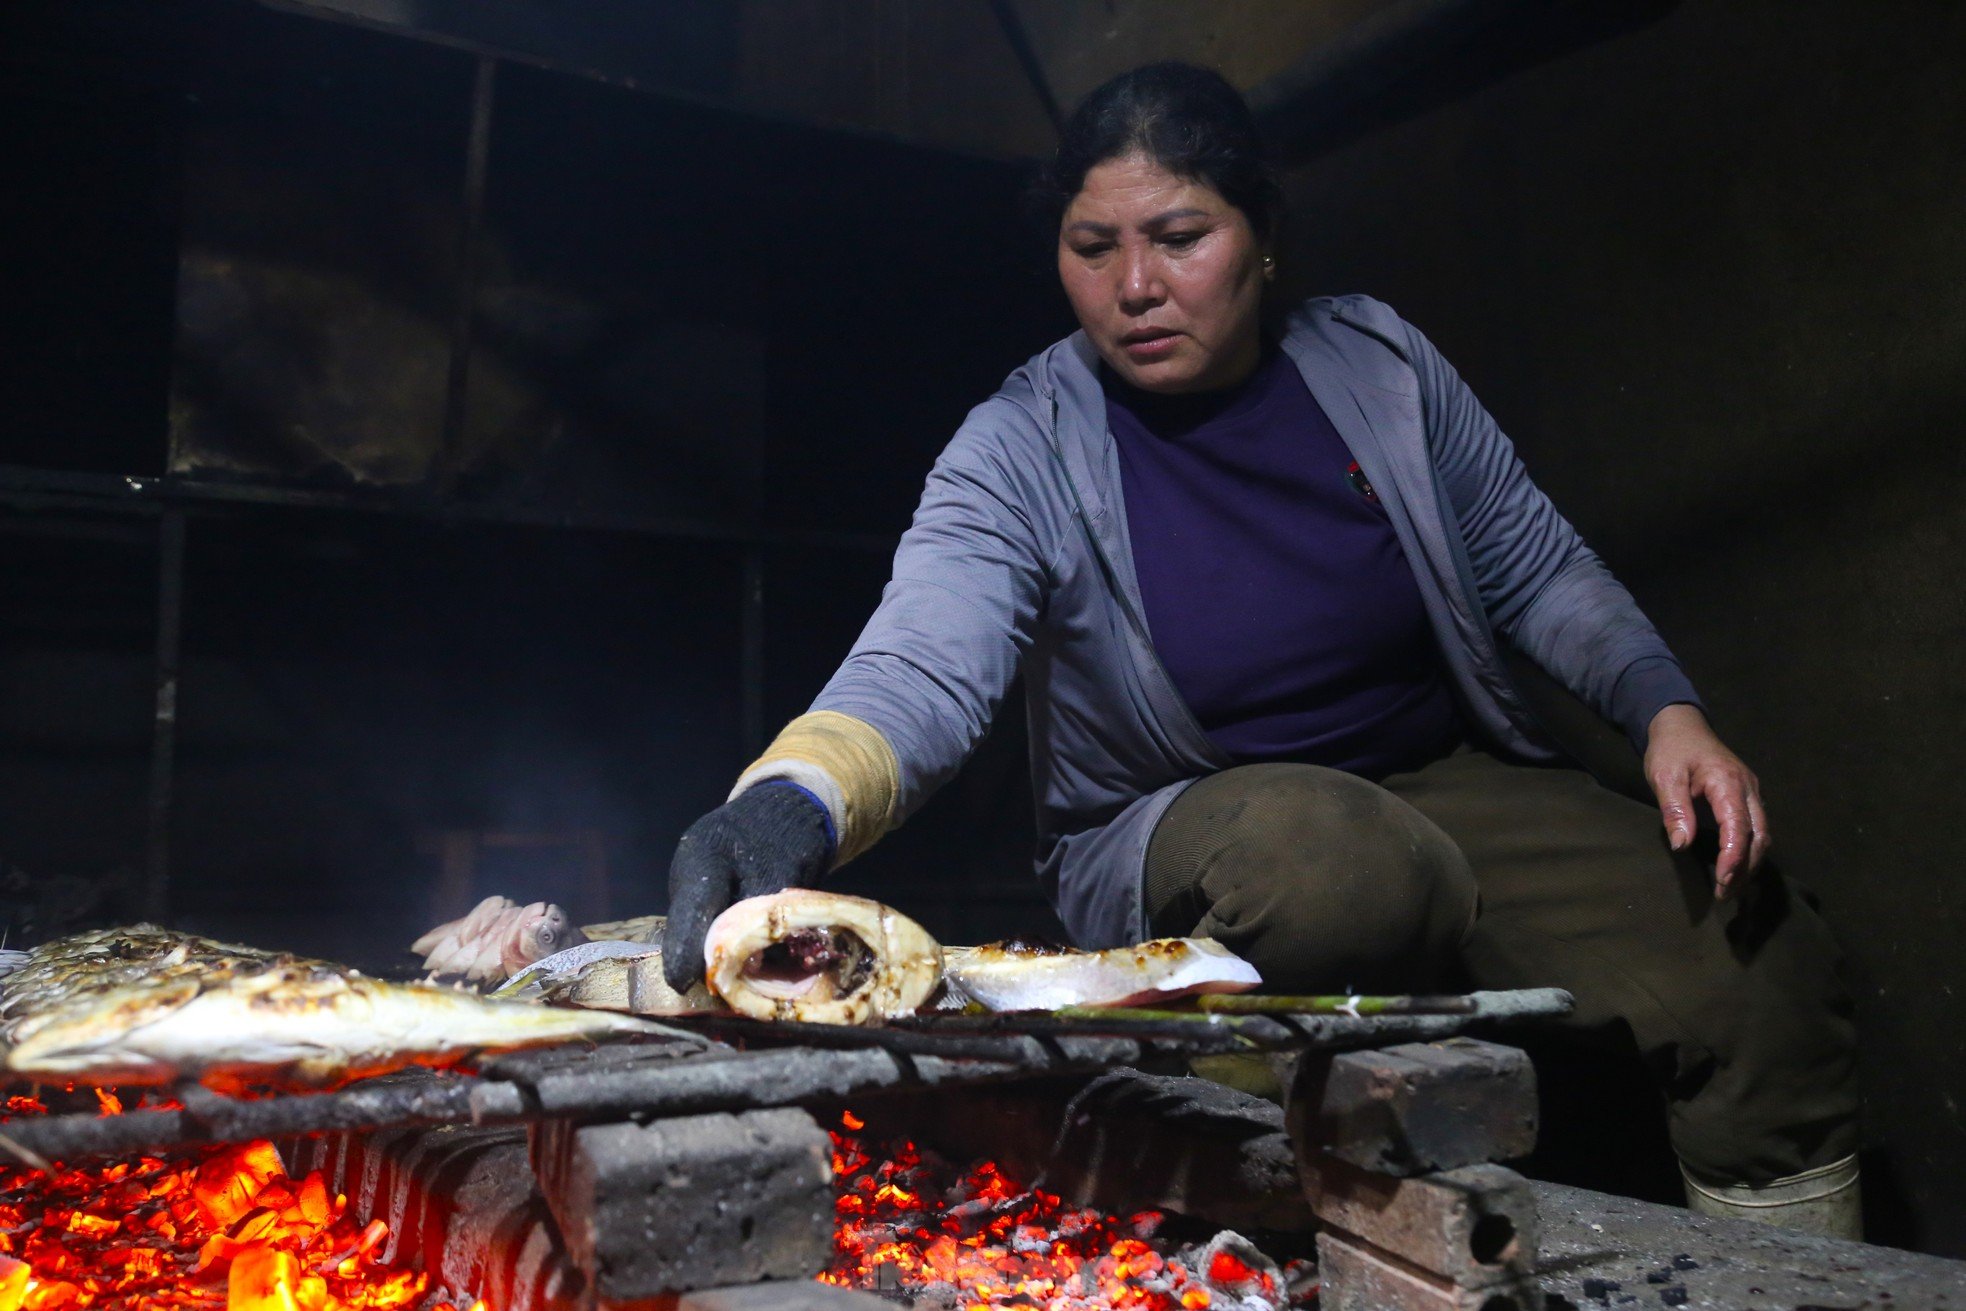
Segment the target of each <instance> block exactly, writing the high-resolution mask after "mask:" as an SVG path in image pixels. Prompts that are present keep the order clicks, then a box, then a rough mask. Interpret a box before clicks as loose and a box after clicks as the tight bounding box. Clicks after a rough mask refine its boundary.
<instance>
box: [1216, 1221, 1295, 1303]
mask: <svg viewBox="0 0 1966 1311" xmlns="http://www.w3.org/2000/svg"><path fill="white" fill-rule="evenodd" d="M1194 1268H1195V1269H1197V1270H1199V1271H1200V1272H1201V1275H1202V1278H1203V1279H1204V1280H1205V1281H1206V1282H1207V1283H1208V1285H1209V1286H1210V1287H1211V1288H1213V1289H1215V1290H1217V1291H1219V1292H1222V1293H1227V1294H1229V1295H1231V1296H1235V1297H1255V1298H1257V1299H1259V1300H1263V1301H1267V1302H1270V1303H1272V1304H1274V1302H1275V1301H1276V1298H1277V1295H1278V1294H1279V1293H1280V1292H1281V1290H1282V1288H1283V1271H1282V1270H1280V1269H1279V1268H1278V1267H1277V1263H1276V1262H1274V1261H1272V1260H1270V1258H1269V1257H1267V1256H1265V1255H1263V1253H1262V1252H1261V1251H1260V1250H1259V1249H1258V1248H1257V1246H1256V1244H1254V1243H1252V1242H1250V1241H1249V1240H1248V1239H1247V1238H1244V1237H1243V1236H1242V1235H1241V1234H1239V1233H1237V1232H1236V1231H1235V1230H1233V1229H1224V1230H1223V1231H1222V1232H1221V1233H1219V1234H1217V1235H1215V1237H1214V1238H1212V1239H1210V1240H1209V1242H1208V1246H1206V1247H1204V1248H1203V1249H1202V1250H1201V1251H1200V1252H1199V1253H1198V1254H1197V1255H1196V1258H1195V1262H1194Z"/></svg>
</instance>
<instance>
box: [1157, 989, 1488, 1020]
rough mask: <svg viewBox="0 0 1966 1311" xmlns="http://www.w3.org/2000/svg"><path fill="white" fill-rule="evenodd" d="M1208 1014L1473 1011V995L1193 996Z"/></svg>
mask: <svg viewBox="0 0 1966 1311" xmlns="http://www.w3.org/2000/svg"><path fill="white" fill-rule="evenodd" d="M1195 1009H1196V1010H1199V1011H1204V1012H1207V1013H1208V1014H1211V1015H1472V1014H1474V1009H1475V1004H1474V999H1473V998H1472V997H1349V996H1332V997H1258V996H1252V995H1250V994H1248V993H1231V994H1217V995H1215V996H1208V997H1197V998H1195Z"/></svg>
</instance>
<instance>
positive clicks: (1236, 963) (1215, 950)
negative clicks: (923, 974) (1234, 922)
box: [943, 938, 1263, 1011]
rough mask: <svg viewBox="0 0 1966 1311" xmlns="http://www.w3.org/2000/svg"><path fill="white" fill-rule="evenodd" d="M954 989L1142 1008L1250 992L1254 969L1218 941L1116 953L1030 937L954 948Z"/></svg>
mask: <svg viewBox="0 0 1966 1311" xmlns="http://www.w3.org/2000/svg"><path fill="white" fill-rule="evenodd" d="M943 962H944V968H945V969H946V970H947V971H948V975H949V981H950V983H951V985H952V986H953V987H954V988H958V989H960V990H961V991H962V992H963V993H965V994H967V995H968V996H970V997H973V998H975V999H976V1000H977V1001H979V1002H981V1003H982V1004H983V1005H985V1006H987V1007H989V1008H990V1009H991V1010H993V1011H1050V1010H1057V1009H1058V1008H1059V1007H1061V1006H1135V1005H1141V1004H1145V1003H1148V1002H1156V1001H1167V1000H1169V999H1171V998H1175V997H1191V996H1194V995H1195V994H1197V993H1203V992H1248V991H1249V990H1250V989H1251V988H1254V987H1256V986H1257V985H1258V984H1260V983H1261V982H1262V981H1263V979H1262V976H1261V975H1259V974H1257V972H1256V968H1255V966H1253V965H1251V964H1250V963H1249V962H1248V961H1246V960H1244V959H1242V957H1240V956H1237V955H1235V954H1234V953H1232V952H1231V951H1230V950H1229V949H1228V948H1227V947H1224V946H1223V945H1222V944H1220V943H1219V942H1216V941H1214V940H1213V939H1211V938H1156V939H1154V940H1152V941H1150V942H1140V943H1135V944H1134V945H1133V946H1131V947H1114V948H1112V949H1111V950H1109V951H1075V950H1072V949H1071V948H1068V947H1051V946H1039V945H1034V944H1031V943H1026V942H1015V941H1013V942H993V943H990V944H989V945H987V946H982V947H947V948H944V950H943Z"/></svg>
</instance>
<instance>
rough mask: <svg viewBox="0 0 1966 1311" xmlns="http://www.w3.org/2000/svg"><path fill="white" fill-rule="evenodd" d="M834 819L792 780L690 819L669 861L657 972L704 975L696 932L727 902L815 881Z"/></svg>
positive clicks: (682, 978)
mask: <svg viewBox="0 0 1966 1311" xmlns="http://www.w3.org/2000/svg"><path fill="white" fill-rule="evenodd" d="M833 849H834V837H833V819H832V816H831V815H829V814H827V812H826V807H825V806H823V805H821V804H820V802H819V799H818V798H817V797H815V796H813V795H812V794H811V793H810V792H807V791H806V790H805V789H804V788H802V787H800V786H798V785H797V784H795V783H790V782H787V781H785V780H783V779H767V780H766V781H764V782H762V783H760V784H758V785H757V786H756V787H753V788H748V789H746V790H745V791H743V792H741V793H739V794H738V795H737V796H735V797H733V798H732V799H731V800H729V801H727V802H725V803H724V804H723V805H721V806H719V807H717V808H716V809H715V810H713V811H711V812H710V813H709V814H707V815H705V816H704V817H703V818H701V819H699V820H697V821H696V822H695V823H694V824H692V825H690V826H689V830H688V831H687V832H685V833H684V834H683V837H682V841H680V842H678V843H677V844H676V854H675V856H674V857H673V858H672V859H671V860H670V862H669V923H668V925H667V926H666V927H665V928H664V930H663V934H662V974H663V977H664V978H666V979H668V980H669V986H670V987H672V988H674V989H675V990H676V991H677V992H687V991H689V989H690V988H692V987H694V986H695V985H697V984H699V983H701V982H703V970H704V962H703V936H704V934H706V933H707V932H709V929H710V921H711V920H714V919H716V918H717V916H718V915H721V914H722V913H723V912H724V910H725V908H726V907H728V906H730V905H731V903H733V902H737V901H742V900H743V899H744V898H746V897H762V896H764V895H765V894H766V893H770V892H781V891H783V890H784V889H786V888H792V887H808V888H809V887H811V886H813V885H814V884H816V883H818V882H819V880H820V879H821V878H822V877H823V876H824V875H825V873H826V871H827V869H828V868H830V867H831V865H832V863H833Z"/></svg>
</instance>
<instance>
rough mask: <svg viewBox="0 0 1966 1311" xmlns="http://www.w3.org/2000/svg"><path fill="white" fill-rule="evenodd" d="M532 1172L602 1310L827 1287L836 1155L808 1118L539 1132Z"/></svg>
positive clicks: (716, 1119)
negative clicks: (729, 1293) (727, 1288)
mask: <svg viewBox="0 0 1966 1311" xmlns="http://www.w3.org/2000/svg"><path fill="white" fill-rule="evenodd" d="M532 1155H533V1168H534V1170H535V1171H536V1172H537V1173H538V1175H539V1179H540V1185H541V1189H542V1191H543V1192H544V1193H545V1195H546V1200H547V1203H548V1205H549V1206H551V1208H552V1211H553V1216H554V1219H555V1220H557V1221H558V1222H559V1227H560V1232H561V1235H562V1237H563V1238H564V1239H565V1241H566V1248H567V1252H568V1255H569V1256H570V1257H571V1258H572V1259H573V1261H574V1263H575V1264H576V1265H578V1266H579V1267H580V1268H581V1269H582V1270H583V1271H584V1272H586V1274H587V1276H588V1278H589V1280H590V1281H591V1282H592V1284H593V1287H594V1289H595V1291H596V1292H597V1293H598V1294H599V1295H600V1297H601V1298H602V1299H603V1300H607V1301H633V1300H636V1299H641V1298H651V1297H657V1296H660V1295H663V1294H669V1293H679V1292H686V1291H689V1290H693V1289H704V1288H715V1287H718V1286H721V1285H726V1284H743V1283H750V1282H753V1281H756V1280H761V1279H800V1278H803V1277H808V1276H811V1275H814V1274H817V1273H818V1272H819V1271H820V1270H821V1269H823V1268H824V1267H825V1265H826V1262H827V1261H828V1260H829V1259H830V1258H831V1256H832V1240H833V1180H832V1169H831V1158H830V1143H829V1141H828V1139H827V1137H826V1134H825V1132H824V1131H822V1130H821V1129H820V1128H819V1126H818V1125H816V1124H814V1123H813V1120H812V1117H811V1116H809V1115H807V1114H806V1113H805V1112H804V1111H800V1110H795V1109H791V1108H775V1109H771V1110H762V1111H747V1112H744V1113H742V1114H736V1115H731V1114H715V1115H691V1116H677V1117H671V1118H667V1119H661V1120H656V1121H654V1122H652V1123H650V1124H647V1125H637V1124H633V1123H619V1124H597V1125H585V1126H574V1125H571V1124H568V1123H567V1122H565V1121H547V1122H545V1123H542V1124H540V1125H537V1126H535V1127H534V1130H533V1140H532Z"/></svg>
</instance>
